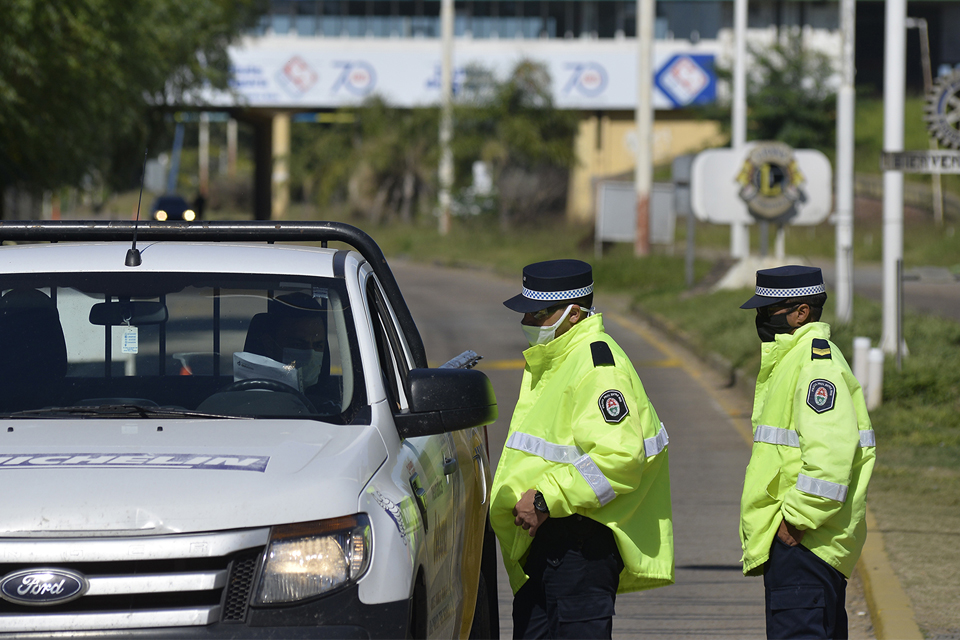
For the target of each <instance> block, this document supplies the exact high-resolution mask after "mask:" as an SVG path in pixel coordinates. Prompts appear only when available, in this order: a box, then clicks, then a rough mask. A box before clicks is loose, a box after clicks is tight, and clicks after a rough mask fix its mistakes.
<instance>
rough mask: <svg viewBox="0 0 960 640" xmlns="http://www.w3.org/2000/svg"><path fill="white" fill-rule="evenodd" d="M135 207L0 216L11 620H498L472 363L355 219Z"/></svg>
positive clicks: (313, 623)
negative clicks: (256, 218) (435, 338)
mask: <svg viewBox="0 0 960 640" xmlns="http://www.w3.org/2000/svg"><path fill="white" fill-rule="evenodd" d="M133 225H134V223H133V222H126V221H108V222H39V223H38V222H0V242H2V243H4V246H2V247H0V294H2V295H0V418H2V420H3V421H2V424H0V484H2V486H3V487H4V495H5V498H4V500H3V509H2V510H0V633H7V634H14V635H15V636H22V637H50V636H53V635H58V634H62V635H64V636H69V637H85V638H86V637H151V638H155V637H163V638H307V637H309V638H318V637H323V638H375V637H384V638H397V637H417V638H422V637H437V638H452V637H497V634H498V629H499V624H498V618H497V608H496V582H495V581H496V562H497V560H496V557H495V549H494V547H493V545H494V542H493V537H492V533H491V531H490V527H489V523H488V519H487V503H488V498H489V486H490V466H489V461H488V457H487V451H486V441H485V425H487V424H490V423H492V422H493V421H494V420H496V417H497V405H496V400H495V398H494V394H493V390H492V387H491V385H490V382H489V380H488V379H487V377H486V376H485V375H484V374H483V373H482V372H479V371H477V370H475V369H471V368H470V367H471V366H472V365H473V364H475V362H476V360H477V359H478V357H477V356H476V355H475V354H472V352H468V353H466V354H464V355H462V356H461V357H459V358H455V359H453V360H451V361H450V362H448V363H447V364H446V365H444V366H442V367H438V368H428V365H427V359H426V354H425V351H424V346H423V341H422V339H421V337H420V334H419V333H418V331H417V328H416V326H415V324H414V322H413V319H412V317H411V315H410V312H409V310H408V308H407V306H406V304H405V302H404V300H403V297H402V295H401V293H400V289H399V287H398V286H397V283H396V281H395V279H394V277H393V274H392V273H391V271H390V269H389V267H388V266H387V263H386V261H385V260H384V257H383V254H382V252H381V251H380V249H379V248H378V247H377V245H376V243H375V242H374V241H373V240H372V239H371V238H370V237H369V236H367V235H366V234H364V233H363V232H361V231H359V230H358V229H356V228H354V227H351V226H348V225H343V224H338V223H329V222H315V223H308V222H304V223H260V222H238V223H227V222H223V223H217V222H205V223H196V224H190V223H159V222H149V223H140V225H139V227H137V228H136V229H135V227H134V226H133ZM138 242H139V243H140V245H139V249H138V248H137V243H138ZM290 243H295V244H290ZM304 243H307V244H304ZM310 243H313V244H315V245H320V246H309V245H310ZM328 243H336V247H333V246H328ZM343 245H347V248H339V247H341V246H343Z"/></svg>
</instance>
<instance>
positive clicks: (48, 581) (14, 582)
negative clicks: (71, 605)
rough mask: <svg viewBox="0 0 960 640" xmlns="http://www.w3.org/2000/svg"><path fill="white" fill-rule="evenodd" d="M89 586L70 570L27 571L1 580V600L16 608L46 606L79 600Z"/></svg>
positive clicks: (85, 580)
mask: <svg viewBox="0 0 960 640" xmlns="http://www.w3.org/2000/svg"><path fill="white" fill-rule="evenodd" d="M88 586H89V583H88V582H87V579H86V578H84V577H83V575H82V574H80V573H77V572H76V571H71V570H69V569H47V568H44V569H26V570H24V571H15V572H14V573H8V574H7V575H5V576H3V579H2V580H0V597H2V598H3V599H4V600H8V601H10V602H15V603H16V604H27V605H33V606H43V605H50V604H61V603H63V602H69V601H70V600H75V599H76V598H79V597H80V596H82V595H83V594H84V593H86V591H87V587H88Z"/></svg>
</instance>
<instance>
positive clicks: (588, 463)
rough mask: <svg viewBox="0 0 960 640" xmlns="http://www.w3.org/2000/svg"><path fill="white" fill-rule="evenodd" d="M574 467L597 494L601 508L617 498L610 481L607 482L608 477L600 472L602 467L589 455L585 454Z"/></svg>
mask: <svg viewBox="0 0 960 640" xmlns="http://www.w3.org/2000/svg"><path fill="white" fill-rule="evenodd" d="M573 466H575V467H576V468H577V471H579V472H580V475H582V476H583V479H584V480H586V481H587V484H589V485H590V488H591V489H593V492H594V493H595V494H597V500H599V501H600V506H601V507H602V506H603V505H605V504H607V503H608V502H610V501H611V500H613V499H614V498H616V497H617V494H616V492H614V490H613V487H611V486H610V481H609V480H607V477H606V476H605V475H603V472H602V471H600V467H598V466H597V463H596V462H594V461H593V458H591V457H590V456H588V455H587V454H583V455H582V456H580V458H579V459H578V460H577V461H576V462H574V463H573Z"/></svg>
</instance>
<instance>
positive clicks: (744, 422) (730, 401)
mask: <svg viewBox="0 0 960 640" xmlns="http://www.w3.org/2000/svg"><path fill="white" fill-rule="evenodd" d="M392 267H393V269H394V272H395V274H396V276H397V280H398V281H399V283H400V287H401V289H402V290H403V292H404V296H405V298H406V299H407V301H408V303H409V304H410V306H411V310H412V312H413V315H414V318H415V320H416V322H417V325H418V326H419V327H420V330H421V332H422V334H423V338H424V342H425V344H426V349H427V356H428V358H429V360H430V361H431V364H434V365H435V364H440V363H442V362H444V361H446V360H447V359H449V358H451V357H453V356H455V355H457V354H459V353H460V352H461V351H463V350H464V349H465V348H470V349H473V350H475V351H477V352H478V353H480V354H481V355H483V356H484V360H483V361H482V362H481V364H480V366H479V367H478V368H480V369H481V370H483V371H485V372H486V373H487V375H488V376H489V377H490V380H491V382H492V383H493V386H494V390H495V391H496V394H497V400H498V403H499V407H500V419H499V420H498V421H497V423H496V424H494V425H493V426H492V427H491V428H490V430H489V437H490V449H491V458H492V462H493V464H494V465H496V463H497V461H498V460H499V453H500V451H501V450H502V448H503V443H504V441H505V439H506V432H507V427H508V425H509V421H510V415H511V411H512V409H513V407H514V405H515V404H516V401H517V395H518V389H519V386H520V379H521V375H522V367H523V361H522V356H521V351H523V349H524V348H526V346H527V342H526V339H525V337H524V335H523V333H522V332H521V330H520V328H519V326H518V325H519V317H518V316H517V315H516V314H514V313H512V312H510V311H508V310H507V309H505V308H504V307H503V305H502V301H503V300H506V299H507V298H509V297H511V296H512V295H514V294H515V293H517V291H518V290H519V275H518V277H517V279H516V280H517V281H516V282H511V281H508V280H505V279H502V278H498V277H495V276H493V275H492V274H489V273H485V272H481V271H472V270H449V269H440V268H436V267H431V266H424V265H416V264H413V263H409V262H402V261H394V262H393V263H392ZM596 306H597V309H598V311H600V312H603V313H604V322H605V325H606V327H607V330H608V332H609V333H610V334H611V335H612V336H613V337H614V338H615V339H616V340H617V341H618V342H619V343H620V345H621V346H622V347H623V348H624V350H625V351H626V352H627V354H628V355H629V356H630V358H631V360H632V362H633V364H634V366H635V367H636V368H637V371H638V372H639V374H640V378H641V380H642V381H643V383H644V386H645V388H646V391H647V394H648V395H649V396H650V398H651V400H652V401H653V403H654V406H655V407H656V409H657V412H658V414H659V416H660V418H661V419H662V420H663V422H664V424H665V425H666V428H667V431H668V433H669V434H670V476H671V490H672V497H673V510H674V536H675V546H676V584H675V585H673V586H671V587H666V588H661V589H656V590H653V591H648V592H642V593H633V594H626V595H621V596H620V597H618V599H617V615H616V617H615V618H614V637H616V638H634V637H639V636H642V637H658V638H666V637H669V638H704V637H710V638H720V637H735V638H754V637H755V638H759V637H763V635H764V619H763V615H764V613H763V583H762V581H761V580H760V579H747V578H744V577H743V576H742V575H741V572H740V563H739V560H740V541H739V536H738V527H739V502H740V490H741V487H742V481H743V471H744V468H745V467H746V464H747V460H748V457H749V452H750V450H749V445H748V442H749V440H750V437H749V433H750V426H749V413H750V402H749V400H748V399H746V398H744V397H743V396H742V394H740V393H739V392H737V391H736V390H733V389H727V388H724V381H723V380H722V379H720V378H719V377H717V376H716V375H715V374H714V373H713V372H711V371H708V370H703V369H702V367H700V366H699V365H698V364H697V363H696V361H695V360H693V358H692V357H691V356H690V355H689V354H685V353H683V352H682V351H681V349H680V348H679V347H677V346H675V345H672V344H670V343H669V342H668V341H667V339H666V338H665V337H664V336H659V335H657V334H655V333H654V332H653V330H652V329H650V328H648V327H646V326H644V325H642V324H641V323H640V321H639V320H637V319H636V318H634V317H632V316H631V315H630V314H629V313H628V312H627V311H626V309H625V303H624V301H623V300H620V299H617V298H607V297H604V296H602V295H598V296H597V299H596ZM498 588H499V589H498V590H499V594H500V619H501V637H504V638H509V637H511V636H512V622H511V617H510V612H511V606H512V604H511V603H512V594H511V592H510V587H509V585H508V583H507V579H506V574H505V573H504V572H503V571H502V564H501V575H500V580H499V584H498ZM851 600H852V601H851ZM864 608H865V607H863V606H862V605H861V604H859V601H858V600H856V597H853V598H850V599H848V611H849V612H850V615H851V617H852V618H854V624H852V626H851V637H855V638H856V637H860V638H864V637H869V634H868V631H867V629H866V626H865V625H862V624H861V625H860V626H859V627H858V626H857V623H858V622H862V621H863V620H864V618H863V617H862V616H861V617H859V618H858V617H857V609H864ZM861 627H862V628H861Z"/></svg>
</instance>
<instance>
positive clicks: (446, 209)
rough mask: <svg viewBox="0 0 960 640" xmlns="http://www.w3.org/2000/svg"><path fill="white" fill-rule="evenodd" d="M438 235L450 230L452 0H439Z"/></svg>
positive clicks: (451, 184)
mask: <svg viewBox="0 0 960 640" xmlns="http://www.w3.org/2000/svg"><path fill="white" fill-rule="evenodd" d="M440 38H441V41H442V44H441V49H442V53H441V60H440V167H439V174H440V175H439V177H440V193H439V197H438V199H439V202H440V226H439V230H440V235H442V236H445V235H447V234H448V233H449V232H450V190H451V189H452V188H453V151H452V150H451V149H450V141H451V139H452V138H453V0H441V2H440Z"/></svg>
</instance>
